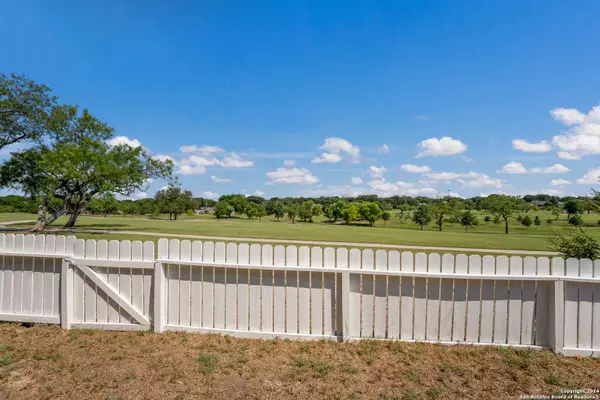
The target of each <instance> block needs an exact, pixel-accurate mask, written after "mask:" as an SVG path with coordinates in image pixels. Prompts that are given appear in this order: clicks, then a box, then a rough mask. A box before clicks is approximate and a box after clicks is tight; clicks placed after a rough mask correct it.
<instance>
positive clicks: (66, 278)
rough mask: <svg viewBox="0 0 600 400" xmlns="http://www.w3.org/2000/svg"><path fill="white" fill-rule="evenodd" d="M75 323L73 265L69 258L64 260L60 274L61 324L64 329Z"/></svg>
mask: <svg viewBox="0 0 600 400" xmlns="http://www.w3.org/2000/svg"><path fill="white" fill-rule="evenodd" d="M72 323H73V266H72V265H71V263H70V262H69V261H67V259H64V258H63V260H62V269H61V274H60V324H61V326H62V328H63V329H71V324H72Z"/></svg>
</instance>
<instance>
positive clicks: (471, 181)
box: [458, 172, 503, 189]
mask: <svg viewBox="0 0 600 400" xmlns="http://www.w3.org/2000/svg"><path fill="white" fill-rule="evenodd" d="M464 177H465V178H466V179H459V180H458V182H460V183H461V184H462V187H464V188H471V189H477V188H481V187H487V186H490V187H495V188H501V187H502V184H503V181H502V180H501V179H493V178H490V177H489V176H487V175H486V174H480V173H477V172H469V173H468V174H465V175H464Z"/></svg>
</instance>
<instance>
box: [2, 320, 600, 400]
mask: <svg viewBox="0 0 600 400" xmlns="http://www.w3.org/2000/svg"><path fill="white" fill-rule="evenodd" d="M599 386H600V362H599V361H598V360H594V359H588V358H563V357H557V356H555V355H554V354H553V353H550V352H548V351H533V350H531V351H524V350H522V351H516V350H512V349H498V348H483V347H481V348H473V347H466V346H460V347H449V346H436V345H428V344H412V343H399V342H374V341H367V342H355V343H336V342H299V341H261V340H242V339H233V338H230V337H226V336H225V337H222V336H217V335H201V334H185V333H173V332H171V333H164V334H158V335H157V334H152V333H149V332H107V331H88V330H77V329H75V330H71V331H63V330H61V329H60V328H58V327H53V326H43V325H36V326H32V327H26V326H22V325H19V324H8V323H7V324H0V399H2V398H3V396H4V397H6V398H8V399H82V398H92V399H114V400H116V399H189V398H192V399H194V398H201V399H263V398H271V399H285V398H298V399H310V398H315V399H316V398H323V399H340V400H341V399H365V398H366V399H385V400H392V399H403V400H414V399H436V398H437V399H488V398H489V399H503V398H518V396H519V395H521V394H526V393H530V394H536V393H537V394H552V393H556V392H557V391H558V390H560V389H561V388H567V387H568V388H597V387H599Z"/></svg>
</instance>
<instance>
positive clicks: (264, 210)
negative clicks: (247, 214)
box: [257, 204, 267, 222]
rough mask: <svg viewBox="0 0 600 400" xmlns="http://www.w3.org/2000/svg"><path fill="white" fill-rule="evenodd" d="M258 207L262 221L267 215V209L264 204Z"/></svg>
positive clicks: (259, 217)
mask: <svg viewBox="0 0 600 400" xmlns="http://www.w3.org/2000/svg"><path fill="white" fill-rule="evenodd" d="M257 209H258V219H259V220H260V221H261V222H262V219H263V217H264V216H265V215H267V209H266V208H265V206H263V205H262V204H259V205H258V206H257Z"/></svg>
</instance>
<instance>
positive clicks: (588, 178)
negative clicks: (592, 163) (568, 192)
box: [575, 168, 600, 185]
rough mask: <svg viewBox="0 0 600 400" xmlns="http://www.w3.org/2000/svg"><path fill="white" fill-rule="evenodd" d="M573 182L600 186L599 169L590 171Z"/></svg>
mask: <svg viewBox="0 0 600 400" xmlns="http://www.w3.org/2000/svg"><path fill="white" fill-rule="evenodd" d="M575 182H577V183H579V184H581V185H584V184H585V185H597V184H600V168H594V169H590V170H589V171H588V173H587V174H585V175H583V176H582V177H581V178H579V179H577V180H576V181H575Z"/></svg>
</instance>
